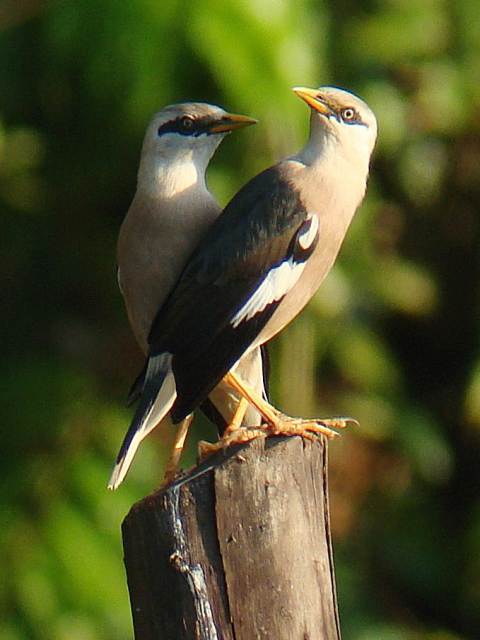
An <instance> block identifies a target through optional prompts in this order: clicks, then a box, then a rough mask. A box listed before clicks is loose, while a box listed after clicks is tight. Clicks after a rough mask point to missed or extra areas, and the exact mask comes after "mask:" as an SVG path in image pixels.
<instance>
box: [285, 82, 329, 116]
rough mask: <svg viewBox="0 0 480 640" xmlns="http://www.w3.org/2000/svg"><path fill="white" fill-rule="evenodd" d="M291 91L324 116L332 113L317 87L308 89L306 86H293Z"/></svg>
mask: <svg viewBox="0 0 480 640" xmlns="http://www.w3.org/2000/svg"><path fill="white" fill-rule="evenodd" d="M292 91H293V93H295V94H296V95H297V96H298V97H299V98H301V99H302V100H303V101H304V102H306V103H307V104H308V106H309V107H312V109H315V111H318V113H321V114H322V115H324V116H329V115H331V113H332V109H331V108H330V107H329V106H328V104H327V103H326V102H324V100H323V98H322V94H321V93H319V91H318V89H308V87H293V89H292Z"/></svg>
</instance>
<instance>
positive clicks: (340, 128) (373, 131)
mask: <svg viewBox="0 0 480 640" xmlns="http://www.w3.org/2000/svg"><path fill="white" fill-rule="evenodd" d="M293 91H294V93H296V95H297V96H299V97H300V98H301V99H302V100H304V101H305V102H306V103H307V104H308V105H309V107H311V109H312V117H311V132H310V141H311V142H312V143H313V145H315V146H317V145H319V144H320V145H322V146H325V147H330V148H331V147H333V148H334V149H335V151H336V152H338V150H339V149H340V150H341V152H342V153H343V154H344V155H346V156H348V157H350V158H351V159H357V160H359V161H363V160H365V161H366V163H367V167H368V161H369V159H370V155H371V153H372V151H373V148H374V146H375V140H376V138H377V120H376V118H375V115H374V113H373V111H372V110H371V109H370V107H369V106H368V105H367V104H366V103H365V102H364V101H363V100H361V99H360V98H358V97H357V96H355V95H354V94H353V93H350V92H349V91H345V90H344V89H338V88H337V87H320V88H319V89H308V88H306V87H294V89H293Z"/></svg>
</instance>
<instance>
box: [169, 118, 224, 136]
mask: <svg viewBox="0 0 480 640" xmlns="http://www.w3.org/2000/svg"><path fill="white" fill-rule="evenodd" d="M187 118H188V116H179V117H178V118H175V119H174V120H169V121H168V122H165V124H162V126H161V127H159V128H158V131H157V134H158V135H159V136H162V135H163V134H164V133H178V134H180V135H182V136H199V135H201V134H202V133H209V130H208V127H209V125H211V124H212V120H211V118H210V117H203V118H191V119H189V122H191V126H188V125H187V126H185V124H184V122H185V120H186V119H187Z"/></svg>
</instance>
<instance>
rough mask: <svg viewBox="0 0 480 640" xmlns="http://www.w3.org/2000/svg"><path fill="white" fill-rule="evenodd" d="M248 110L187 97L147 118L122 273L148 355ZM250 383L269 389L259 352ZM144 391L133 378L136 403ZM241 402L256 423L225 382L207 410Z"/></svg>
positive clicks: (131, 443) (117, 477)
mask: <svg viewBox="0 0 480 640" xmlns="http://www.w3.org/2000/svg"><path fill="white" fill-rule="evenodd" d="M256 122H257V121H256V120H255V119H254V118H250V117H248V116H243V115H238V114H232V113H228V112H226V111H225V110H224V109H222V108H220V107H218V106H215V105H211V104H206V103H199V102H187V103H177V104H173V105H168V106H166V107H164V108H163V109H162V110H161V111H159V112H158V113H156V114H155V115H154V117H153V118H152V120H151V122H150V123H149V125H148V127H147V130H146V133H145V137H144V142H143V146H142V152H141V158H140V165H139V170H138V178H137V189H136V193H135V195H134V198H133V201H132V203H131V206H130V208H129V210H128V212H127V215H126V216H125V219H124V221H123V223H122V225H121V227H120V232H119V238H118V243H117V278H118V284H119V287H120V290H121V292H122V295H123V298H124V302H125V306H126V310H127V315H128V318H129V321H130V325H131V328H132V330H133V334H134V336H135V338H136V340H137V342H138V344H139V346H140V348H141V349H142V351H143V352H144V353H145V354H146V353H147V352H148V334H149V331H150V329H151V325H152V322H153V320H154V318H155V315H156V314H157V312H158V310H159V309H160V308H161V306H162V304H163V303H164V301H165V299H166V298H167V297H168V295H169V293H170V291H171V290H172V289H173V288H174V285H175V282H176V280H177V279H178V278H179V276H180V274H181V272H182V269H183V267H184V264H185V263H186V262H187V259H188V258H189V256H190V254H191V253H192V252H193V250H194V248H195V246H196V245H197V244H198V242H199V241H200V238H201V237H202V236H203V235H204V234H205V232H206V230H207V229H208V227H209V226H210V225H211V224H212V223H213V221H214V220H215V219H216V217H217V216H218V215H219V213H220V212H221V207H220V206H219V204H218V203H217V202H216V200H215V199H214V197H213V196H212V194H211V193H210V192H209V190H208V188H207V185H206V178H205V173H206V170H207V166H208V163H209V161H210V159H211V157H212V156H213V154H214V153H215V151H216V149H217V147H218V146H219V144H220V143H221V142H222V140H223V139H224V137H225V136H226V135H227V134H228V133H229V132H230V131H233V130H234V129H239V128H242V127H245V126H248V125H252V124H255V123H256ZM241 368H242V371H243V374H244V375H245V376H246V378H247V379H249V380H250V382H251V384H252V385H253V386H254V387H255V388H256V389H258V390H259V391H260V393H264V380H263V369H262V356H261V354H260V351H259V350H256V351H254V352H252V354H249V355H248V356H246V358H245V360H244V362H243V364H242V365H241ZM137 395H138V388H137V385H136V384H134V387H133V389H132V392H131V394H130V402H132V401H133V400H134V399H135V397H136V396H137ZM239 404H241V406H242V409H243V408H245V415H243V416H242V419H240V422H239V424H241V423H242V420H243V421H244V422H245V423H246V424H252V425H255V424H258V423H259V422H260V421H261V418H260V415H259V413H258V412H257V411H256V410H255V409H254V410H253V411H252V410H251V409H250V408H247V407H245V403H244V402H242V401H241V399H240V397H239V396H238V394H236V392H233V393H232V390H231V388H230V387H228V386H227V385H224V384H223V383H220V384H219V386H218V388H217V389H214V390H213V391H212V393H211V400H210V402H209V403H208V404H207V405H206V409H205V411H206V413H207V414H208V415H210V416H211V415H213V414H215V415H214V417H215V418H216V422H217V424H218V423H219V418H221V419H223V420H224V421H225V423H226V424H228V423H230V422H231V421H232V419H233V416H234V414H235V412H236V409H237V408H238V405H239ZM188 424H189V420H186V421H184V423H183V425H182V427H181V428H180V429H179V430H178V433H177V439H176V442H175V445H174V450H173V451H174V453H173V454H172V458H171V459H170V461H169V463H168V464H167V471H166V475H167V479H168V476H170V475H173V474H174V472H175V468H176V466H177V462H178V459H179V457H180V453H181V449H182V447H183V442H184V440H185V437H186V433H187V429H188ZM154 426H155V425H153V424H149V428H148V429H147V430H145V431H143V432H142V431H133V432H132V431H130V432H129V433H128V434H127V436H126V438H125V440H124V443H123V446H122V448H121V450H120V454H119V457H118V459H117V465H116V466H115V470H114V473H113V474H112V478H111V480H110V483H109V486H110V487H111V488H116V487H117V486H118V485H119V484H120V483H121V482H122V480H123V478H124V475H125V473H126V472H127V470H128V466H129V464H130V462H131V460H132V459H133V455H134V453H135V450H136V448H137V446H138V444H139V442H140V440H141V439H142V438H143V437H144V436H145V435H146V434H147V433H148V430H149V429H150V428H153V427H154Z"/></svg>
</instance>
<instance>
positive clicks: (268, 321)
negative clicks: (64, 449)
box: [133, 86, 377, 442]
mask: <svg viewBox="0 0 480 640" xmlns="http://www.w3.org/2000/svg"><path fill="white" fill-rule="evenodd" d="M293 91H294V92H295V94H296V95H297V96H298V97H299V98H301V99H302V100H303V101H304V102H306V104H307V105H308V106H309V107H310V135H309V138H308V140H307V142H306V144H305V146H304V147H303V148H302V149H301V150H300V151H299V152H298V153H296V154H294V155H291V156H289V157H287V158H284V159H283V160H281V161H280V162H278V163H277V164H275V165H273V166H272V167H270V168H268V169H266V170H264V171H262V172H261V173H260V174H258V175H257V176H255V177H254V178H252V179H251V180H250V181H249V182H247V184H246V185H245V186H243V187H242V188H241V189H240V191H239V192H238V193H237V194H236V195H235V196H234V197H233V198H232V200H231V201H230V202H229V204H228V205H227V206H226V208H225V209H224V211H223V213H222V214H221V215H220V216H219V217H218V218H217V219H216V220H215V222H214V223H213V224H212V225H211V226H210V228H209V230H208V231H207V233H206V234H205V236H204V237H203V239H202V240H201V241H200V243H199V244H198V246H197V248H196V249H195V251H194V253H193V254H192V256H191V258H190V259H189V261H188V263H187V265H186V266H185V268H184V270H183V272H182V276H181V278H180V279H179V281H178V282H177V284H176V286H175V288H174V290H173V291H172V292H171V294H170V296H169V298H168V300H167V301H166V302H165V304H164V305H163V307H162V309H161V312H160V313H158V314H157V316H156V318H155V321H154V323H153V325H152V329H151V331H150V333H149V338H148V344H149V352H148V360H147V366H146V369H145V373H144V376H143V379H142V382H141V388H142V393H141V398H140V402H139V404H138V407H137V411H136V414H135V416H134V420H133V424H134V425H136V428H145V427H144V425H148V424H149V423H150V421H151V420H152V419H154V420H156V419H157V418H158V416H161V415H163V414H164V413H165V412H166V411H169V412H170V415H171V417H172V420H173V421H174V422H179V421H181V420H183V419H184V418H185V417H186V416H188V415H189V414H191V412H192V411H194V409H195V408H196V407H198V406H199V404H200V403H201V402H202V401H203V400H204V399H205V398H206V397H207V396H208V394H209V393H210V391H211V390H212V389H213V388H214V387H215V386H216V385H217V384H218V383H219V381H223V383H224V384H226V385H228V386H230V387H231V388H232V389H235V390H236V391H237V392H238V393H239V394H240V395H241V396H242V397H243V398H244V401H245V402H246V403H248V404H249V405H252V406H254V407H255V408H256V409H257V410H258V411H259V412H260V413H261V415H262V417H263V418H264V420H265V425H263V424H262V425H260V426H259V427H255V428H254V429H252V430H251V433H250V434H249V433H248V429H237V430H236V432H237V433H235V432H231V433H230V438H236V439H234V440H233V441H235V442H240V441H244V440H246V439H249V438H250V437H257V436H258V435H260V434H262V433H263V434H267V435H270V434H286V435H296V434H300V435H305V436H306V437H307V436H310V437H311V436H312V435H313V436H316V435H318V434H325V435H326V436H328V437H334V436H336V435H338V434H337V431H335V428H336V427H343V426H347V424H348V422H349V421H348V419H344V418H337V419H336V418H333V419H307V420H303V419H300V418H292V417H290V416H286V415H284V414H283V413H282V412H280V411H279V410H278V409H276V408H275V407H274V406H273V405H271V404H270V403H269V402H267V401H266V400H265V399H264V398H262V397H261V396H260V394H258V393H257V391H256V390H255V389H252V387H251V385H249V384H248V381H246V380H243V379H242V377H241V372H240V371H239V363H240V362H241V361H242V358H244V357H245V356H246V355H248V354H249V353H252V352H253V351H254V350H255V349H257V348H258V347H259V346H260V345H264V344H266V343H267V342H268V341H269V340H271V339H272V338H273V337H274V336H275V335H277V334H278V333H279V332H280V331H281V330H282V329H283V328H284V327H285V326H287V325H288V324H289V323H290V322H291V321H292V320H293V319H294V318H295V317H296V316H297V315H298V314H299V313H300V312H301V311H302V309H303V308H304V307H305V305H306V304H307V303H308V302H309V300H310V299H311V298H312V296H313V295H314V294H315V292H316V291H317V289H318V288H319V286H320V285H321V284H322V282H323V280H324V278H325V277H326V276H327V274H328V272H329V271H330V269H331V267H332V265H333V264H334V261H335V259H336V257H337V254H338V252H339V250H340V247H341V245H342V242H343V239H344V237H345V235H346V232H347V229H348V227H349V225H350V222H351V220H352V218H353V216H354V214H355V212H356V210H357V208H358V206H359V205H360V203H361V201H362V200H363V197H364V195H365V192H366V186H367V179H368V173H369V163H370V157H371V154H372V152H373V149H374V146H375V141H376V137H377V122H376V118H375V115H374V113H373V111H372V110H371V109H370V108H369V107H368V105H367V104H366V103H365V102H364V101H363V100H361V99H360V98H359V97H357V96H356V95H354V94H352V93H350V92H349V91H346V90H345V89H341V88H338V87H331V86H325V87H320V88H319V89H310V88H307V87H295V88H294V89H293Z"/></svg>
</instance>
